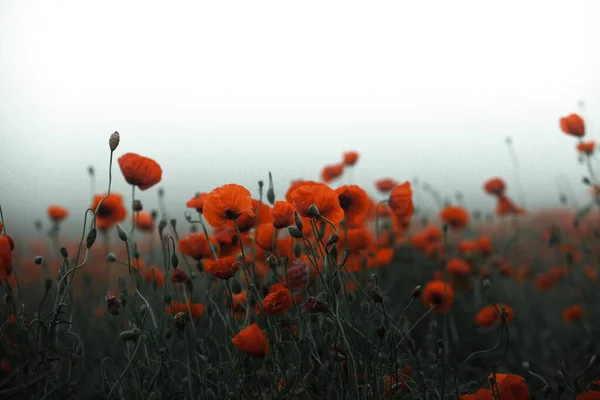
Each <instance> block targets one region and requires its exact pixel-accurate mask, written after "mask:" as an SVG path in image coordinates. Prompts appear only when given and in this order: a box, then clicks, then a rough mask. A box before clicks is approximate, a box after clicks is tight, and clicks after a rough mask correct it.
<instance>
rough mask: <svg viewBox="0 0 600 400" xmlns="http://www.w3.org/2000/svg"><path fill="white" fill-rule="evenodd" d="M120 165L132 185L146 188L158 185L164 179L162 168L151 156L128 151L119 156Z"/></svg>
mask: <svg viewBox="0 0 600 400" xmlns="http://www.w3.org/2000/svg"><path fill="white" fill-rule="evenodd" d="M118 161H119V167H121V172H122V173H123V176H124V177H125V180H126V181H127V183H129V184H130V185H135V186H137V187H138V188H139V189H140V190H146V189H149V188H151V187H152V186H154V185H156V184H157V183H158V182H160V180H161V179H162V169H161V168H160V165H158V163H157V162H156V161H154V160H153V159H151V158H148V157H143V156H140V155H139V154H135V153H126V154H123V155H122V156H121V157H119V160H118Z"/></svg>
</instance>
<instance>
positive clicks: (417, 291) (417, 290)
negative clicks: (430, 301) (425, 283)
mask: <svg viewBox="0 0 600 400" xmlns="http://www.w3.org/2000/svg"><path fill="white" fill-rule="evenodd" d="M421 291H422V290H421V285H417V286H415V288H414V289H413V291H412V293H411V296H412V298H413V299H416V298H418V297H419V296H421Z"/></svg>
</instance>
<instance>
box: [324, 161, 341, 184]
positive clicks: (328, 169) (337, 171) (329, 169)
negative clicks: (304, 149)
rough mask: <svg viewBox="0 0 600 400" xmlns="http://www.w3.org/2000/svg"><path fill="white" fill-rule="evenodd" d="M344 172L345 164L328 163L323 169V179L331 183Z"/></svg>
mask: <svg viewBox="0 0 600 400" xmlns="http://www.w3.org/2000/svg"><path fill="white" fill-rule="evenodd" d="M343 173H344V164H333V165H326V166H325V167H323V170H321V179H322V180H323V182H325V183H329V182H331V181H332V180H334V179H337V178H339V177H340V176H342V174H343Z"/></svg>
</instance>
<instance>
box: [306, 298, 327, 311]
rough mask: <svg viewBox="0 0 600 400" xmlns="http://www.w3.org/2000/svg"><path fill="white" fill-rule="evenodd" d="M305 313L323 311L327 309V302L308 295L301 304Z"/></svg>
mask: <svg viewBox="0 0 600 400" xmlns="http://www.w3.org/2000/svg"><path fill="white" fill-rule="evenodd" d="M303 309H304V312H306V313H311V314H313V313H325V312H327V311H329V304H327V303H326V302H324V301H322V300H319V299H317V298H315V297H309V298H308V300H306V302H305V303H304V306H303Z"/></svg>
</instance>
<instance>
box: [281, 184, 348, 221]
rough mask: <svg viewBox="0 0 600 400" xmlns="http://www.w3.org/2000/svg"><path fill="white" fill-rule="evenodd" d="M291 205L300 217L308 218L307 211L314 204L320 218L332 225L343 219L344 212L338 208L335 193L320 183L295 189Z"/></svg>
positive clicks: (338, 204)
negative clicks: (325, 219)
mask: <svg viewBox="0 0 600 400" xmlns="http://www.w3.org/2000/svg"><path fill="white" fill-rule="evenodd" d="M292 204H294V207H296V210H297V211H298V214H300V215H301V216H302V217H310V214H309V212H308V209H309V208H310V206H311V205H313V204H314V205H315V206H316V207H317V208H318V209H319V213H320V214H321V216H323V217H325V218H327V219H328V220H329V221H331V222H332V223H334V224H337V223H339V222H340V221H341V220H342V219H344V210H343V209H342V207H340V201H339V199H338V195H337V193H336V192H335V191H334V190H333V189H331V188H330V187H329V186H327V185H325V184H322V183H318V184H309V185H301V186H299V187H298V188H296V189H295V190H294V192H293V193H292Z"/></svg>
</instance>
